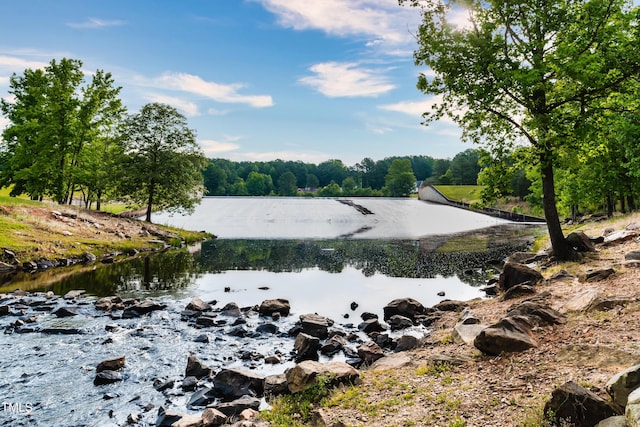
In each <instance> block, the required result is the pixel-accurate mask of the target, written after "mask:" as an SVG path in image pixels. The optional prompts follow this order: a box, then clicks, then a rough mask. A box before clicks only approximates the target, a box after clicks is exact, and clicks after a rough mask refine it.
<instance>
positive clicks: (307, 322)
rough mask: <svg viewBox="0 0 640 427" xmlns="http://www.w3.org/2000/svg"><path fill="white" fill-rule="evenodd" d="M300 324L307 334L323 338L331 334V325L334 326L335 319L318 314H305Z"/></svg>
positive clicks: (301, 317)
mask: <svg viewBox="0 0 640 427" xmlns="http://www.w3.org/2000/svg"><path fill="white" fill-rule="evenodd" d="M300 326H301V327H302V331H303V332H304V333H305V334H308V335H311V336H312V337H317V338H320V339H322V340H323V339H325V338H327V336H329V327H331V326H333V320H331V319H329V318H327V317H324V316H320V315H317V314H303V315H301V316H300Z"/></svg>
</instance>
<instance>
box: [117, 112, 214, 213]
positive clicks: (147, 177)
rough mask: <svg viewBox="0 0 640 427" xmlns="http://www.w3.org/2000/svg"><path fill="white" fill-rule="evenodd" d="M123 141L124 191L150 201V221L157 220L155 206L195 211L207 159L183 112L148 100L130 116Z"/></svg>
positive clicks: (145, 202) (137, 199)
mask: <svg viewBox="0 0 640 427" xmlns="http://www.w3.org/2000/svg"><path fill="white" fill-rule="evenodd" d="M119 142H120V144H121V147H122V156H123V157H122V163H121V165H120V176H121V182H120V186H119V190H120V192H121V194H122V195H123V196H127V197H128V198H129V199H130V200H131V201H133V202H134V203H138V204H143V205H144V206H146V217H145V221H147V222H151V212H152V210H153V209H159V210H166V211H168V212H182V211H184V212H190V211H192V210H193V208H194V206H195V204H196V203H197V202H198V201H199V200H200V198H201V196H202V194H203V192H204V187H203V182H202V171H203V170H204V168H205V167H206V165H207V159H206V158H205V157H204V154H203V153H202V151H201V150H200V148H199V146H198V144H197V143H196V135H195V132H194V131H193V130H191V129H189V128H188V127H187V120H186V118H185V117H184V116H183V115H182V114H180V113H179V112H178V111H177V110H176V109H175V108H173V107H171V106H169V105H165V104H158V103H152V104H147V105H145V106H144V107H142V109H141V110H140V112H139V113H137V114H133V115H131V116H129V117H128V118H127V119H126V120H125V123H124V126H123V128H122V132H121V134H120V140H119Z"/></svg>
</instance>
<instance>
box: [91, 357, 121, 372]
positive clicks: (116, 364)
mask: <svg viewBox="0 0 640 427" xmlns="http://www.w3.org/2000/svg"><path fill="white" fill-rule="evenodd" d="M124 360H125V356H121V357H116V358H115V359H108V360H103V361H102V362H100V363H98V366H96V372H102V371H118V370H120V369H122V368H124Z"/></svg>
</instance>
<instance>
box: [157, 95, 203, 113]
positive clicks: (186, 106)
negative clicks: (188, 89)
mask: <svg viewBox="0 0 640 427" xmlns="http://www.w3.org/2000/svg"><path fill="white" fill-rule="evenodd" d="M147 98H148V99H149V101H151V102H159V103H161V104H169V105H171V106H172V107H174V108H176V109H178V110H181V111H182V112H183V113H184V115H185V116H187V117H194V116H197V115H199V113H198V106H197V105H196V104H195V103H193V102H189V101H187V100H185V99H182V98H177V97H175V96H167V95H161V94H151V95H148V96H147Z"/></svg>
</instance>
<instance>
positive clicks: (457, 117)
mask: <svg viewBox="0 0 640 427" xmlns="http://www.w3.org/2000/svg"><path fill="white" fill-rule="evenodd" d="M400 3H401V4H405V3H406V4H410V5H411V6H414V7H417V8H419V10H420V12H421V14H422V23H421V25H420V28H419V30H418V35H417V37H418V45H419V47H418V49H417V50H416V52H415V54H414V57H415V62H416V65H419V66H423V67H428V68H429V69H430V72H429V73H423V74H421V75H420V77H419V79H418V88H419V89H420V90H421V91H422V92H424V93H425V94H429V95H432V96H433V95H435V96H436V98H437V99H439V100H440V102H438V103H437V104H435V105H434V107H433V108H432V109H431V110H430V111H427V112H425V113H424V115H423V117H424V118H425V124H426V123H429V122H431V121H434V120H438V119H441V118H443V117H444V116H449V117H451V118H452V119H453V120H454V121H455V122H456V123H458V124H459V125H460V126H461V127H462V128H463V136H464V138H466V139H468V140H471V141H473V142H476V143H480V144H483V145H486V146H487V147H488V148H489V149H498V150H503V149H505V148H506V147H514V146H515V144H516V143H519V142H521V141H524V142H527V143H528V144H529V145H530V146H531V156H530V157H528V158H529V160H530V161H531V163H529V164H530V165H532V166H535V167H537V168H538V169H539V172H540V179H541V181H542V186H541V187H542V195H543V198H542V201H543V207H544V212H545V217H546V220H547V226H548V230H549V235H550V238H551V244H552V247H553V253H554V255H555V256H556V257H557V258H559V259H568V258H571V257H572V256H573V251H572V249H571V247H570V246H569V245H568V243H567V242H566V240H565V238H564V235H563V233H562V228H561V226H560V219H559V216H558V210H557V205H556V190H555V184H556V182H555V178H554V172H556V171H557V169H558V167H562V165H561V164H560V163H559V159H560V157H561V156H562V155H563V154H564V153H567V152H571V150H572V149H574V148H575V147H576V146H582V147H586V146H591V147H592V146H593V145H592V143H593V142H595V144H596V145H597V144H598V143H599V141H597V140H596V141H592V140H589V139H586V140H585V139H584V138H583V137H584V136H585V135H588V134H589V133H590V132H589V131H590V130H591V129H594V127H596V126H601V125H603V122H602V121H601V120H600V118H601V117H603V112H604V111H606V108H602V107H603V106H602V103H603V101H604V100H607V99H610V98H611V97H617V96H618V95H619V94H625V93H629V91H630V89H631V88H630V82H634V81H635V80H637V77H638V74H639V71H640V25H639V24H640V22H639V21H640V13H638V8H635V9H633V8H632V5H631V3H630V2H629V1H626V0H611V1H609V0H590V1H584V2H583V1H574V0H554V1H552V2H550V3H545V4H544V5H540V3H539V2H536V1H532V0H526V1H513V0H492V1H489V2H481V1H471V2H465V5H464V6H465V9H467V12H468V16H469V19H470V22H469V25H457V24H454V23H452V22H451V18H452V15H453V13H454V12H456V11H457V10H455V8H456V7H457V6H458V4H457V3H456V2H452V3H444V2H442V3H440V2H421V1H418V0H400Z"/></svg>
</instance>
